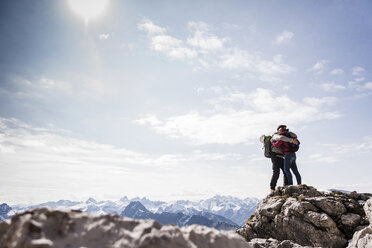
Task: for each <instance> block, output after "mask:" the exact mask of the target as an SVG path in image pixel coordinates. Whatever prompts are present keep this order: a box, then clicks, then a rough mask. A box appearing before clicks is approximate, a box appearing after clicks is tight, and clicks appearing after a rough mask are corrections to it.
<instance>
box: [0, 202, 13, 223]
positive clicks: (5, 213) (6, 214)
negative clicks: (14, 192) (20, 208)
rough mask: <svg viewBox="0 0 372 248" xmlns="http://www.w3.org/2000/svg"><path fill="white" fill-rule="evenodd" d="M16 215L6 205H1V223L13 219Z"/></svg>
mask: <svg viewBox="0 0 372 248" xmlns="http://www.w3.org/2000/svg"><path fill="white" fill-rule="evenodd" d="M14 214H15V212H14V210H13V209H12V208H11V207H10V206H9V205H8V204H6V203H3V204H1V205H0V221H4V220H7V219H10V218H12V216H13V215H14Z"/></svg>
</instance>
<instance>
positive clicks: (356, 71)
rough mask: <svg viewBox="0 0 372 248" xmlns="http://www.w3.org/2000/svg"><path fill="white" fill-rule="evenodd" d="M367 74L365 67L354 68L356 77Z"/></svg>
mask: <svg viewBox="0 0 372 248" xmlns="http://www.w3.org/2000/svg"><path fill="white" fill-rule="evenodd" d="M364 72H365V69H364V68H363V67H360V66H355V67H353V72H352V73H353V75H354V76H363V74H364Z"/></svg>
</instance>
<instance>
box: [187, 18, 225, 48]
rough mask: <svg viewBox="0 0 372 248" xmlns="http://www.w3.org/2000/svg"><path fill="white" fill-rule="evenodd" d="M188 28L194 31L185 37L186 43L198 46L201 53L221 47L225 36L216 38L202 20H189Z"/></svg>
mask: <svg viewBox="0 0 372 248" xmlns="http://www.w3.org/2000/svg"><path fill="white" fill-rule="evenodd" d="M188 26H189V29H190V30H191V31H192V32H194V34H193V37H191V38H188V39H187V43H188V44H189V45H191V46H193V47H196V48H199V49H200V50H201V52H202V53H207V52H210V51H212V50H220V49H222V48H223V46H224V43H225V42H226V40H227V39H226V38H223V39H221V38H218V37H217V36H216V35H214V34H212V33H211V32H210V29H211V27H210V26H209V25H208V24H206V23H204V22H189V24H188Z"/></svg>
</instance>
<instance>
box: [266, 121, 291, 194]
mask: <svg viewBox="0 0 372 248" xmlns="http://www.w3.org/2000/svg"><path fill="white" fill-rule="evenodd" d="M278 130H279V127H278V128H277V132H276V133H274V134H273V135H272V139H275V140H281V141H284V142H293V139H291V138H288V137H286V136H283V135H280V134H279V133H278ZM271 153H272V156H271V163H272V165H273V166H272V168H273V175H272V177H271V180H270V191H271V192H273V191H274V190H275V187H276V184H277V182H278V179H279V175H280V170H282V172H283V186H286V185H288V179H287V176H286V174H285V172H284V154H283V150H282V149H281V148H280V147H274V146H272V147H271Z"/></svg>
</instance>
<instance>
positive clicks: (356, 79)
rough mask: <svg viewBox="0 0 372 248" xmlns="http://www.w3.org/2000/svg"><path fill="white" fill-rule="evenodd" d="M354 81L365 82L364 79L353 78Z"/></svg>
mask: <svg viewBox="0 0 372 248" xmlns="http://www.w3.org/2000/svg"><path fill="white" fill-rule="evenodd" d="M354 80H355V81H357V82H363V81H364V80H366V78H365V77H359V78H355V79H354Z"/></svg>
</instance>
